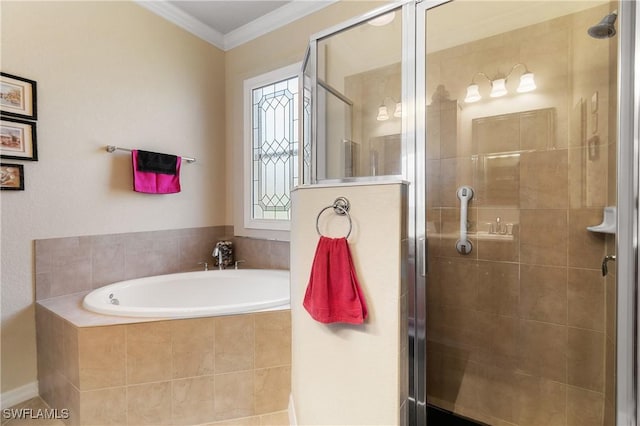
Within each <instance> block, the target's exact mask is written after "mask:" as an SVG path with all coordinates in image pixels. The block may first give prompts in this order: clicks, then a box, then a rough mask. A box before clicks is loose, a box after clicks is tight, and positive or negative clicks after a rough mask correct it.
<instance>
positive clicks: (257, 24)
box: [134, 0, 339, 51]
mask: <svg viewBox="0 0 640 426" xmlns="http://www.w3.org/2000/svg"><path fill="white" fill-rule="evenodd" d="M337 1H339V0H319V1H308V0H293V1H292V2H290V3H288V4H286V5H284V6H282V7H280V8H278V9H276V10H274V11H273V12H270V13H268V14H266V15H264V16H261V17H260V18H257V19H254V20H253V21H251V22H249V23H248V24H245V25H243V26H241V27H240V28H237V29H235V30H233V31H231V32H229V33H227V34H226V35H223V34H221V33H220V32H218V31H216V30H214V29H213V28H211V27H209V26H208V25H206V24H203V23H202V22H200V21H198V20H197V19H195V18H194V17H192V16H191V15H189V14H187V13H185V12H183V11H182V10H180V9H179V8H177V7H175V6H173V5H172V4H170V3H168V2H167V1H165V0H160V1H158V0H134V2H135V3H137V4H138V5H139V6H141V7H144V8H145V9H147V10H149V11H151V12H153V13H155V14H156V15H158V16H161V17H163V18H164V19H166V20H167V21H169V22H173V23H174V24H176V25H177V26H179V27H180V28H182V29H184V30H186V31H188V32H190V33H191V34H193V35H195V36H196V37H199V38H201V39H203V40H205V41H206V42H208V43H211V44H213V45H214V46H216V47H217V48H219V49H222V50H224V51H227V50H230V49H233V48H234V47H238V46H240V45H241V44H244V43H247V42H249V41H251V40H253V39H255V38H258V37H260V36H262V35H265V34H267V33H269V32H271V31H273V30H276V29H278V28H280V27H283V26H285V25H287V24H290V23H291V22H294V21H296V20H298V19H300V18H302V17H304V16H307V15H310V14H312V13H314V12H317V11H318V10H321V9H323V8H325V7H327V6H330V5H332V4H333V3H336V2H337Z"/></svg>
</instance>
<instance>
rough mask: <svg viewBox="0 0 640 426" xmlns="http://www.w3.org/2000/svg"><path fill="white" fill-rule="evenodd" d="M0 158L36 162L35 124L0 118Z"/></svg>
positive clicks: (36, 140)
mask: <svg viewBox="0 0 640 426" xmlns="http://www.w3.org/2000/svg"><path fill="white" fill-rule="evenodd" d="M0 158H10V159H12V160H28V161H38V138H37V132H36V123H35V122H33V121H27V120H20V119H17V118H9V117H5V116H1V117H0Z"/></svg>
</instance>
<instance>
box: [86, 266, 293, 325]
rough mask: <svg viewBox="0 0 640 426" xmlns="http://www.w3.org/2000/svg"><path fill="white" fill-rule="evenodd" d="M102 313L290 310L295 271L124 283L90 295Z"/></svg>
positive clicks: (220, 273)
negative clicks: (290, 289) (290, 275)
mask: <svg viewBox="0 0 640 426" xmlns="http://www.w3.org/2000/svg"><path fill="white" fill-rule="evenodd" d="M82 305H83V307H84V308H85V309H87V310H89V311H93V312H97V313H99V314H107V315H117V316H129V317H147V318H187V317H200V316H216V315H229V314H242V313H248V312H257V311H262V310H270V309H287V308H289V271H282V270H268V269H238V270H235V269H229V270H222V271H219V270H214V271H198V272H184V273H179V274H168V275H158V276H154V277H146V278H138V279H133V280H127V281H120V282H117V283H114V284H109V285H106V286H104V287H100V288H98V289H96V290H93V291H92V292H91V293H89V294H87V295H86V296H85V298H84V301H83V303H82Z"/></svg>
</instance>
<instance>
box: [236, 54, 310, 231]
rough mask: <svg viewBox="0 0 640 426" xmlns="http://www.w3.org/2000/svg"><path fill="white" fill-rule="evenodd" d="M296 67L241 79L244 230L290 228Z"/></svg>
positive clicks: (294, 178) (295, 180)
mask: <svg viewBox="0 0 640 426" xmlns="http://www.w3.org/2000/svg"><path fill="white" fill-rule="evenodd" d="M298 72H299V65H297V64H296V65H292V66H289V67H285V68H281V69H279V70H275V71H272V72H270V73H267V74H264V75H261V76H258V77H255V78H252V79H248V80H245V83H244V92H245V94H244V96H245V103H244V108H245V117H244V128H245V163H244V167H245V171H246V172H245V200H246V201H245V207H244V209H245V215H244V218H245V220H244V222H245V224H244V226H245V228H258V229H279V230H287V229H289V220H290V219H291V212H290V209H291V189H292V188H293V187H294V186H295V185H296V184H297V183H298V175H299V170H298V168H299V167H298V124H299V119H298V103H299V101H298V98H299V96H298Z"/></svg>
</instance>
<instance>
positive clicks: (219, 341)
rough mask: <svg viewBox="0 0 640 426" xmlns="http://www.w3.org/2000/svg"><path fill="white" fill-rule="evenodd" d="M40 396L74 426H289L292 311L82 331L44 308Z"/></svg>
mask: <svg viewBox="0 0 640 426" xmlns="http://www.w3.org/2000/svg"><path fill="white" fill-rule="evenodd" d="M36 322H37V329H38V334H37V338H38V342H37V343H38V376H39V377H38V379H39V386H40V389H39V390H40V395H41V397H42V399H43V400H44V401H46V402H47V403H48V404H49V406H51V407H52V408H69V409H70V412H71V416H70V419H69V420H68V424H71V425H107V424H111V425H136V426H138V425H163V424H166V425H197V424H218V423H216V422H221V423H220V424H250V425H266V424H273V425H285V424H288V417H287V413H286V409H287V404H288V398H289V393H290V380H291V379H290V377H291V315H290V311H289V310H282V311H271V312H263V313H254V314H244V315H232V316H223V317H215V318H214V317H206V318H193V319H180V320H170V321H154V322H146V323H135V324H119V325H112V326H101V327H83V328H80V327H76V326H74V325H73V324H71V323H70V322H68V321H66V320H65V319H63V318H62V317H60V316H58V315H56V314H54V313H53V312H51V311H49V310H48V309H46V308H44V307H43V306H41V305H39V304H38V305H37V306H36Z"/></svg>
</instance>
